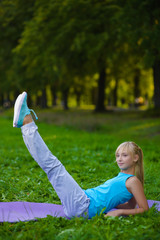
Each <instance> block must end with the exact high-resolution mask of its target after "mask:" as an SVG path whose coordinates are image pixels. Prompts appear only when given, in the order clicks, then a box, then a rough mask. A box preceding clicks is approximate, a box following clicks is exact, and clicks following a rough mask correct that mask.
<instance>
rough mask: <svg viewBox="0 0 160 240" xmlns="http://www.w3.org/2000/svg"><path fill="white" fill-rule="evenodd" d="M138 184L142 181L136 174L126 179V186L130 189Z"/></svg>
mask: <svg viewBox="0 0 160 240" xmlns="http://www.w3.org/2000/svg"><path fill="white" fill-rule="evenodd" d="M140 185H142V183H141V181H140V180H139V179H138V178H137V177H136V176H131V177H130V178H128V179H127V181H126V187H127V188H128V189H130V188H131V187H134V186H140Z"/></svg>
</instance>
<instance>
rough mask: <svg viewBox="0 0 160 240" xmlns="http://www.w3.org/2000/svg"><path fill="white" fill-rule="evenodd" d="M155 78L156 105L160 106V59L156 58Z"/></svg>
mask: <svg viewBox="0 0 160 240" xmlns="http://www.w3.org/2000/svg"><path fill="white" fill-rule="evenodd" d="M153 78H154V107H155V108H160V60H156V61H155V62H154V65H153Z"/></svg>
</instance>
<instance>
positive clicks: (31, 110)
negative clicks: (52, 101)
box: [29, 109, 38, 120]
mask: <svg viewBox="0 0 160 240" xmlns="http://www.w3.org/2000/svg"><path fill="white" fill-rule="evenodd" d="M29 110H30V112H33V114H34V116H35V118H36V120H37V119H38V117H37V114H36V113H35V111H34V110H33V109H29Z"/></svg>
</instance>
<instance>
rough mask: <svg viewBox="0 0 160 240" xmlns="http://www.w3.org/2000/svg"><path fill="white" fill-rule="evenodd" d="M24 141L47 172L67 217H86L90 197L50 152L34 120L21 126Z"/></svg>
mask: <svg viewBox="0 0 160 240" xmlns="http://www.w3.org/2000/svg"><path fill="white" fill-rule="evenodd" d="M21 131H22V135H23V139H24V142H25V144H26V146H27V148H28V150H29V152H30V154H31V155H32V157H33V158H34V160H35V161H36V162H37V163H38V164H39V166H40V167H41V168H42V169H43V170H44V172H45V173H46V174H47V176H48V179H49V181H50V183H51V184H52V186H53V188H54V189H55V191H56V193H57V195H58V196H59V198H60V200H61V203H62V206H63V209H64V212H65V214H66V216H68V217H70V218H71V217H74V216H83V217H88V216H87V215H88V207H89V203H90V199H89V198H88V197H87V195H86V194H85V193H84V191H83V190H82V189H81V187H80V186H79V185H78V184H77V182H76V181H75V180H74V179H73V178H72V177H71V175H70V174H69V173H68V172H67V171H66V169H65V167H64V166H63V165H62V163H61V162H60V161H59V160H58V159H57V158H56V157H55V156H54V155H53V154H52V153H51V152H50V150H49V149H48V147H47V146H46V144H45V143H44V141H43V139H42V138H41V136H40V135H39V133H38V127H37V126H36V125H35V123H34V122H31V123H29V124H26V125H24V126H22V127H21Z"/></svg>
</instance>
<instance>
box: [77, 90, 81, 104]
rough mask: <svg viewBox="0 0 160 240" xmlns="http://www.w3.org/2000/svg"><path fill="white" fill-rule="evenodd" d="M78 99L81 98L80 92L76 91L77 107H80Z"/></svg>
mask: <svg viewBox="0 0 160 240" xmlns="http://www.w3.org/2000/svg"><path fill="white" fill-rule="evenodd" d="M80 100H81V93H80V92H78V91H77V92H76V102H77V107H80Z"/></svg>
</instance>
